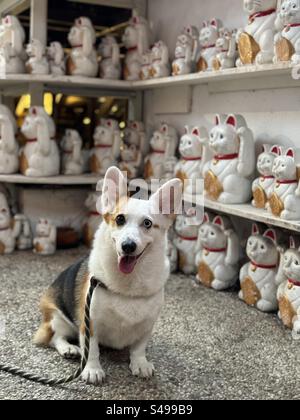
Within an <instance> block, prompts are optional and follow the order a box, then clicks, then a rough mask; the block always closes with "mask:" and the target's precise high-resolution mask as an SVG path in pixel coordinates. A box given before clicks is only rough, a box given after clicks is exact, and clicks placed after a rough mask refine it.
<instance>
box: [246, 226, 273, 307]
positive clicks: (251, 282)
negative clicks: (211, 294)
mask: <svg viewBox="0 0 300 420" xmlns="http://www.w3.org/2000/svg"><path fill="white" fill-rule="evenodd" d="M246 252H247V256H248V258H249V259H250V262H248V263H247V264H245V265H244V266H243V267H242V269H241V271H240V283H241V291H240V293H239V298H240V299H241V300H243V301H245V302H246V303H247V304H248V305H250V306H254V307H256V308H257V309H259V310H260V311H262V312H273V311H276V310H277V309H278V303H277V285H276V276H277V271H278V266H279V251H278V244H277V234H276V232H275V230H273V229H268V230H266V231H265V233H264V234H263V235H261V234H260V232H259V227H258V226H257V224H253V226H252V235H251V236H250V238H249V239H248V242H247V249H246Z"/></svg>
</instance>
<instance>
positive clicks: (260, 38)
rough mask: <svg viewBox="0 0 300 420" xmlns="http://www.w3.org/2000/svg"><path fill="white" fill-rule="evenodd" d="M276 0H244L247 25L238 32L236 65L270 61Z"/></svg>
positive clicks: (272, 49)
mask: <svg viewBox="0 0 300 420" xmlns="http://www.w3.org/2000/svg"><path fill="white" fill-rule="evenodd" d="M276 9H277V0H244V10H245V12H246V13H247V15H248V25H247V26H246V27H245V28H244V29H243V30H240V31H239V32H238V36H237V41H238V48H239V56H240V58H239V59H238V60H237V66H238V67H240V66H243V65H247V64H268V63H272V61H273V57H274V36H275V34H276V28H275V20H276Z"/></svg>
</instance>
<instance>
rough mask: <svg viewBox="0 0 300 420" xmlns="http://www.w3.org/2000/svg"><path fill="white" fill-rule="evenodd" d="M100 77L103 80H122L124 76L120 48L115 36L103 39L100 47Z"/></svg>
mask: <svg viewBox="0 0 300 420" xmlns="http://www.w3.org/2000/svg"><path fill="white" fill-rule="evenodd" d="M98 51H99V54H100V56H101V61H100V77H101V78H102V79H109V80H120V79H121V76H122V65H121V55H120V47H119V44H118V42H117V40H116V38H115V37H114V36H106V37H104V38H102V40H101V43H100V45H99V49H98Z"/></svg>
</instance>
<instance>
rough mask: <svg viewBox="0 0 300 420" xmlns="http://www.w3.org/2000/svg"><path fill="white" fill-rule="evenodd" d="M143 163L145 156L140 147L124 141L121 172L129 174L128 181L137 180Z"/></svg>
mask: <svg viewBox="0 0 300 420" xmlns="http://www.w3.org/2000/svg"><path fill="white" fill-rule="evenodd" d="M142 163H143V155H142V152H141V150H140V148H139V146H137V145H136V144H131V143H129V142H128V141H126V140H123V142H122V146H121V161H120V163H119V168H120V169H121V171H123V172H126V173H127V177H128V179H135V178H137V177H138V176H139V174H140V172H141V166H142Z"/></svg>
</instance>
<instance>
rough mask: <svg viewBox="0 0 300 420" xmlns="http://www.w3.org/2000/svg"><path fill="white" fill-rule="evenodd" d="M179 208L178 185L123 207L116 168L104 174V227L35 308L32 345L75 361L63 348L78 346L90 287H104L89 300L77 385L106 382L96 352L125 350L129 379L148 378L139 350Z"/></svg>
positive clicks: (157, 299) (158, 299) (154, 311)
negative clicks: (84, 356) (85, 352)
mask: <svg viewBox="0 0 300 420" xmlns="http://www.w3.org/2000/svg"><path fill="white" fill-rule="evenodd" d="M181 200H182V185H181V182H180V181H179V180H177V179H173V180H172V181H170V182H169V183H167V184H166V185H164V186H163V187H162V188H161V189H160V190H159V191H158V192H157V193H156V194H154V195H153V196H152V197H151V198H150V200H149V201H144V200H137V199H134V198H131V199H128V198H127V182H126V179H125V177H124V176H123V174H122V173H121V172H120V170H119V169H117V168H115V167H112V168H110V169H109V170H108V171H107V173H106V176H105V180H104V186H103V196H102V211H103V213H104V221H103V223H102V224H101V226H100V228H99V230H98V232H97V234H96V238H95V242H94V247H93V250H92V252H91V255H90V257H89V259H88V260H85V261H81V262H80V263H78V264H76V265H74V266H72V267H71V268H70V269H68V270H67V271H65V272H64V273H63V274H62V275H61V276H60V277H59V278H58V279H57V280H56V282H55V283H54V285H53V286H52V287H50V289H49V290H48V291H47V292H46V294H45V295H44V297H43V299H42V304H41V309H42V313H43V322H42V324H41V327H40V329H39V331H38V333H37V335H36V337H35V342H36V343H37V344H38V345H44V346H50V347H54V348H55V349H56V350H57V351H58V352H59V353H60V354H61V355H62V356H64V357H76V356H79V355H80V350H79V348H77V347H75V346H72V345H71V344H70V343H69V340H72V339H74V338H75V339H76V338H79V337H80V341H81V344H82V345H83V338H84V305H85V300H86V296H87V291H88V288H89V280H90V279H91V277H95V278H97V279H99V280H101V282H102V283H103V285H104V286H103V287H101V288H100V287H99V288H98V289H96V291H95V293H94V297H93V299H92V305H91V325H92V327H93V328H92V337H91V343H90V344H91V347H90V355H89V359H88V363H87V366H86V368H85V370H84V372H83V375H82V378H83V380H84V381H86V382H88V383H92V384H99V383H101V382H102V381H103V379H104V377H105V373H104V371H103V368H102V366H101V363H100V360H99V344H100V345H103V346H106V347H110V348H114V349H117V350H119V349H124V348H126V347H129V349H130V369H131V371H132V373H133V375H136V376H141V377H145V378H146V377H151V376H152V375H153V372H154V366H153V364H152V363H150V362H149V361H148V360H147V357H146V347H147V344H148V341H149V340H150V338H151V335H152V331H153V327H154V324H155V322H156V321H157V318H158V316H159V314H160V311H161V309H162V306H163V303H164V288H165V283H166V281H167V279H168V277H169V274H170V262H169V260H168V258H167V248H168V230H169V228H170V227H171V224H172V222H173V219H174V214H175V213H176V212H177V210H178V209H179V207H180V206H181ZM164 255H165V258H163V256H164ZM70 285H72V286H71V287H70ZM67 289H68V291H67ZM66 292H67V293H66Z"/></svg>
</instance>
